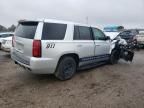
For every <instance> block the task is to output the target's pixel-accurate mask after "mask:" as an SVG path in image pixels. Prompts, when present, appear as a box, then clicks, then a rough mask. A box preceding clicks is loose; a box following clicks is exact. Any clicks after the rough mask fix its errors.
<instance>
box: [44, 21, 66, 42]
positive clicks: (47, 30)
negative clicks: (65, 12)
mask: <svg viewBox="0 0 144 108" xmlns="http://www.w3.org/2000/svg"><path fill="white" fill-rule="evenodd" d="M66 28H67V24H57V23H44V26H43V32H42V40H63V39H64V37H65V33H66Z"/></svg>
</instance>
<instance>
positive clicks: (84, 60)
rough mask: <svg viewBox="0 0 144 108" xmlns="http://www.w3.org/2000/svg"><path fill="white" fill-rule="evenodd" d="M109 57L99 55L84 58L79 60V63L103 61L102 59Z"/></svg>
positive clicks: (108, 55)
mask: <svg viewBox="0 0 144 108" xmlns="http://www.w3.org/2000/svg"><path fill="white" fill-rule="evenodd" d="M109 57H110V54H105V55H99V56H91V57H84V58H80V62H86V61H91V60H97V59H101V60H102V61H103V60H104V58H109Z"/></svg>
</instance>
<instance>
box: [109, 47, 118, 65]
mask: <svg viewBox="0 0 144 108" xmlns="http://www.w3.org/2000/svg"><path fill="white" fill-rule="evenodd" d="M118 60H119V53H118V51H117V50H113V51H112V52H111V55H110V64H112V65H113V64H117V63H118Z"/></svg>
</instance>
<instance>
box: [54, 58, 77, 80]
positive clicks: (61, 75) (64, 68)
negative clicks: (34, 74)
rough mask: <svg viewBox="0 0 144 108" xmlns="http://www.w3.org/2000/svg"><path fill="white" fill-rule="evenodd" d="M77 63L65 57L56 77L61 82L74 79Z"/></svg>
mask: <svg viewBox="0 0 144 108" xmlns="http://www.w3.org/2000/svg"><path fill="white" fill-rule="evenodd" d="M76 67H77V65H76V61H75V59H74V58H72V57H64V58H62V59H61V60H60V63H59V64H58V67H57V70H56V72H55V76H56V77H57V78H58V79H60V80H63V81H64V80H68V79H70V78H72V77H73V76H74V74H75V72H76Z"/></svg>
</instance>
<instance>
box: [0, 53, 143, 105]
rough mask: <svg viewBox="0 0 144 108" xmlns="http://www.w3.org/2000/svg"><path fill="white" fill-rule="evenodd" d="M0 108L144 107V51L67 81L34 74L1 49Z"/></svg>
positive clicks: (83, 72)
mask: <svg viewBox="0 0 144 108" xmlns="http://www.w3.org/2000/svg"><path fill="white" fill-rule="evenodd" d="M0 108H144V51H139V52H136V55H135V58H134V61H133V63H126V62H124V61H120V62H119V63H118V64H117V65H113V66H112V65H104V66H100V67H97V68H93V69H90V70H85V71H80V72H78V73H77V74H76V76H75V77H74V78H73V79H71V80H69V81H65V82H61V81H59V80H57V79H56V78H55V77H53V76H51V75H39V76H38V75H33V74H30V73H28V72H26V71H25V70H23V69H21V68H19V67H18V66H16V65H15V64H14V63H13V62H12V61H11V60H10V57H9V55H6V54H5V53H2V52H0Z"/></svg>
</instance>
